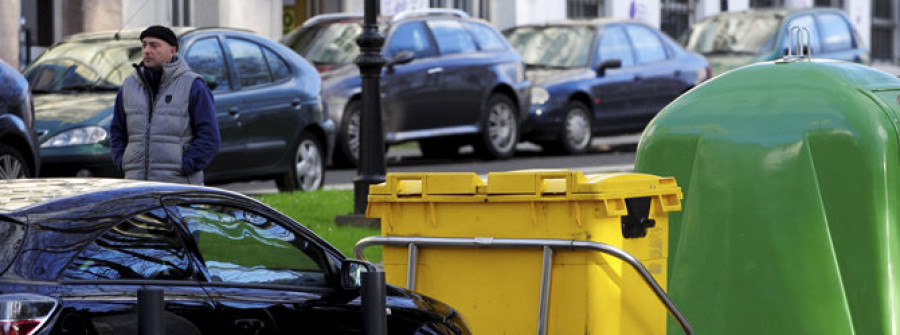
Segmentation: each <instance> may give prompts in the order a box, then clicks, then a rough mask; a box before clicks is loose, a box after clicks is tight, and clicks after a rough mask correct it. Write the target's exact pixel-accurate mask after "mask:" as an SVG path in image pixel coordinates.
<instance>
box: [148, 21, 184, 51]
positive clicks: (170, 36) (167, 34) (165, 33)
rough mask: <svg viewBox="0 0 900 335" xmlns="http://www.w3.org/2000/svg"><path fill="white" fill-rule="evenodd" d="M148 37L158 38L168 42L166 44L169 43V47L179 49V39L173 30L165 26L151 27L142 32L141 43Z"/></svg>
mask: <svg viewBox="0 0 900 335" xmlns="http://www.w3.org/2000/svg"><path fill="white" fill-rule="evenodd" d="M147 36H150V37H156V38H158V39H161V40H163V41H166V43H169V45H171V46H173V47H176V48H177V47H178V38H177V37H175V33H174V32H172V29H169V28H166V27H163V26H150V27H147V29H144V31H142V32H141V41H143V40H144V37H147Z"/></svg>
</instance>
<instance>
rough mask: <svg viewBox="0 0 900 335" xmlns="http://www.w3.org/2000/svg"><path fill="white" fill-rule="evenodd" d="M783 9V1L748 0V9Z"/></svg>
mask: <svg viewBox="0 0 900 335" xmlns="http://www.w3.org/2000/svg"><path fill="white" fill-rule="evenodd" d="M772 7H784V0H750V8H772Z"/></svg>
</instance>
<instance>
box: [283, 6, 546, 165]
mask: <svg viewBox="0 0 900 335" xmlns="http://www.w3.org/2000/svg"><path fill="white" fill-rule="evenodd" d="M379 22H380V23H379V24H380V27H379V30H380V31H382V32H383V34H384V36H385V45H384V49H383V50H384V52H383V54H384V57H385V58H386V59H387V60H388V61H387V64H386V65H385V67H384V71H383V74H382V79H381V104H382V116H383V120H384V121H383V127H384V131H385V142H386V143H388V144H393V143H401V142H406V141H418V142H419V147H420V148H421V149H422V153H423V154H424V155H425V156H426V157H447V156H451V155H453V154H455V153H457V151H458V149H459V148H460V146H462V145H465V144H474V146H475V149H476V151H478V152H479V153H480V154H481V156H483V157H484V158H489V159H490V158H508V157H510V156H512V155H513V154H514V153H515V147H516V142H518V139H519V125H520V123H521V122H522V121H523V120H524V119H525V116H526V115H527V111H528V99H529V89H530V88H531V83H530V82H529V81H528V80H526V78H525V66H524V63H523V62H522V58H521V57H520V56H519V55H518V54H517V53H516V52H515V50H513V49H512V48H511V47H510V46H509V44H508V43H507V42H506V40H505V39H504V38H503V36H502V35H501V34H500V33H499V32H498V31H497V30H496V29H495V28H494V27H493V26H491V25H490V24H489V23H487V22H485V21H483V20H479V19H474V18H470V17H469V16H468V15H467V14H466V13H464V12H461V11H456V10H442V9H432V10H427V11H413V12H403V13H400V14H396V15H394V16H391V17H383V18H381V20H380V21H379ZM361 23H362V16H360V15H359V14H326V15H322V16H316V17H313V18H312V19H310V20H309V21H307V22H306V23H304V25H303V26H302V27H300V28H298V29H297V30H294V31H292V32H291V33H289V34H287V35H285V37H284V38H283V39H282V40H281V42H282V43H284V44H286V45H288V46H289V47H291V48H292V49H294V50H295V51H297V52H298V53H300V54H301V55H303V56H304V57H305V58H307V59H309V60H310V61H311V62H313V63H314V64H316V66H318V67H319V69H320V70H323V71H324V72H323V73H322V77H323V86H324V95H325V103H326V105H327V106H328V112H329V114H330V116H331V118H332V119H334V121H335V123H336V124H337V125H338V135H337V145H336V147H335V159H336V162H337V159H342V160H343V161H344V162H346V163H350V164H355V163H356V160H357V157H358V156H359V123H360V112H361V103H360V98H361V93H362V89H361V79H360V75H359V68H358V67H357V66H356V65H355V64H353V63H352V61H353V60H354V58H355V57H356V56H357V55H358V54H359V49H358V47H357V45H356V42H355V38H356V36H358V35H359V33H360V31H361V29H362V28H361Z"/></svg>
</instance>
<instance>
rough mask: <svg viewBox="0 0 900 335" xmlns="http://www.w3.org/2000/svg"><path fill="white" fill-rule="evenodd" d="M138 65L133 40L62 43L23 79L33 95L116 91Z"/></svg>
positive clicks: (137, 46)
mask: <svg viewBox="0 0 900 335" xmlns="http://www.w3.org/2000/svg"><path fill="white" fill-rule="evenodd" d="M140 61H141V44H140V43H138V42H137V41H135V40H120V41H113V40H111V41H79V42H65V43H62V44H60V45H58V46H56V47H53V48H51V49H50V50H47V51H46V52H45V53H44V54H43V55H41V57H40V58H39V59H38V60H37V61H36V62H35V63H33V64H31V65H30V66H29V67H28V68H27V69H25V72H24V75H25V78H26V79H28V83H29V84H30V85H31V89H32V90H33V91H34V92H35V93H45V92H60V91H89V90H116V89H118V87H119V86H122V82H123V81H124V80H125V77H127V76H128V75H130V74H131V73H132V72H134V68H133V67H132V66H131V64H133V63H139V62H140Z"/></svg>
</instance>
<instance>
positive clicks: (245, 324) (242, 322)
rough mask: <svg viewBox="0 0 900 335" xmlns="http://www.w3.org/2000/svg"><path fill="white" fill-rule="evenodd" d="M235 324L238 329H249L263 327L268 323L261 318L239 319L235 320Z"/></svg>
mask: <svg viewBox="0 0 900 335" xmlns="http://www.w3.org/2000/svg"><path fill="white" fill-rule="evenodd" d="M234 326H235V328H237V329H240V330H244V331H247V330H257V329H263V328H264V327H265V326H266V323H265V322H262V320H259V319H237V320H234Z"/></svg>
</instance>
